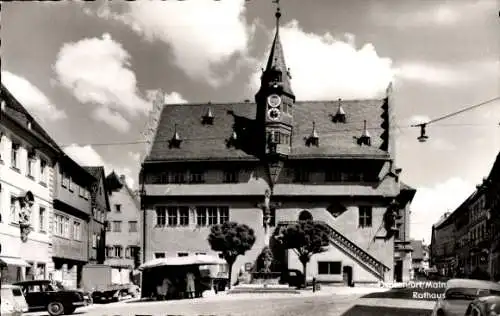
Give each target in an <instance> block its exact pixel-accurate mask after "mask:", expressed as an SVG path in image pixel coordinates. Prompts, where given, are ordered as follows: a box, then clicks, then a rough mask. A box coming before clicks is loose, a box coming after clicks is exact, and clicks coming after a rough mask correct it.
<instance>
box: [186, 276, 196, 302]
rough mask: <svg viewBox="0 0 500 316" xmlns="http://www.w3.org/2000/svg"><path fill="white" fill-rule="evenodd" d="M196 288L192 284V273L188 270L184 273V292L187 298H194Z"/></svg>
mask: <svg viewBox="0 0 500 316" xmlns="http://www.w3.org/2000/svg"><path fill="white" fill-rule="evenodd" d="M195 292H196V289H195V284H194V274H193V272H191V271H188V273H187V274H186V294H187V297H188V298H194V295H195Z"/></svg>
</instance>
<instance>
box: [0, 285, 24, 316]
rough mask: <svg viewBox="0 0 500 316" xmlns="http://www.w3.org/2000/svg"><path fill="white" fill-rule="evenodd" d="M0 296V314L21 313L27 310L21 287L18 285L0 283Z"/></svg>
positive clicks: (12, 314)
mask: <svg viewBox="0 0 500 316" xmlns="http://www.w3.org/2000/svg"><path fill="white" fill-rule="evenodd" d="M0 298H1V301H0V305H1V312H0V315H2V316H5V315H9V316H15V315H22V314H23V312H27V311H28V304H27V303H26V299H25V298H24V295H23V292H22V289H21V287H19V286H15V285H11V284H2V288H1V292H0Z"/></svg>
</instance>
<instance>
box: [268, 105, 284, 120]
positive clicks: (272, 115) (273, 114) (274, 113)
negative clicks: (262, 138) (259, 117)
mask: <svg viewBox="0 0 500 316" xmlns="http://www.w3.org/2000/svg"><path fill="white" fill-rule="evenodd" d="M280 115H281V113H280V111H279V110H278V109H276V108H272V109H269V110H268V111H267V116H268V117H269V119H270V120H272V121H277V120H279V118H280Z"/></svg>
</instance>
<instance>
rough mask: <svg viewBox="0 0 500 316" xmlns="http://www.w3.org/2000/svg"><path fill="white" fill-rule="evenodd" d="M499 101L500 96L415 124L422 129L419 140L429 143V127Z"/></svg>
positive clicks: (414, 125)
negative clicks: (427, 128)
mask: <svg viewBox="0 0 500 316" xmlns="http://www.w3.org/2000/svg"><path fill="white" fill-rule="evenodd" d="M498 100H500V96H498V97H495V98H493V99H490V100H487V101H484V102H481V103H477V104H474V105H471V106H468V107H465V108H463V109H461V110H458V111H455V112H452V113H449V114H445V115H443V116H440V117H437V118H435V119H432V120H430V121H428V122H423V123H419V124H413V125H412V127H420V136H419V137H418V138H417V139H418V140H419V141H420V142H425V141H427V139H429V136H427V134H426V129H425V128H426V127H427V125H429V124H434V123H436V122H439V121H442V120H445V119H448V118H450V117H453V116H456V115H458V114H461V113H464V112H468V111H471V110H473V109H475V108H478V107H480V106H483V105H486V104H489V103H492V102H495V101H498ZM499 125H500V123H499Z"/></svg>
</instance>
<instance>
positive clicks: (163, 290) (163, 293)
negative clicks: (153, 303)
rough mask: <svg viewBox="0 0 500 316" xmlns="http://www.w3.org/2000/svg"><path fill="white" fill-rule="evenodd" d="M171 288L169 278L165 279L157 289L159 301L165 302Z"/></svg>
mask: <svg viewBox="0 0 500 316" xmlns="http://www.w3.org/2000/svg"><path fill="white" fill-rule="evenodd" d="M169 287H170V281H169V280H168V278H164V279H163V281H162V282H161V283H160V284H159V285H158V286H157V287H156V292H157V293H158V299H159V300H161V301H163V300H164V299H166V297H167V294H168V290H169Z"/></svg>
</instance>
